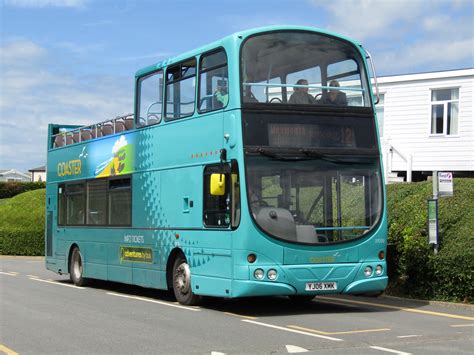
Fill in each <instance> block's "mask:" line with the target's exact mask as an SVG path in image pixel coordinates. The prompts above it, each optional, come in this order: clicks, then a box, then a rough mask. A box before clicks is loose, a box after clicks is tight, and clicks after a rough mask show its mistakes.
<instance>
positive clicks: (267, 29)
mask: <svg viewBox="0 0 474 355" xmlns="http://www.w3.org/2000/svg"><path fill="white" fill-rule="evenodd" d="M284 30H296V31H311V32H318V33H322V34H327V35H330V36H335V37H338V38H341V39H343V40H346V41H348V42H351V43H352V44H353V45H354V46H356V47H359V46H361V45H360V43H358V42H356V41H354V40H353V39H351V38H348V37H345V36H342V35H340V34H337V33H335V32H331V31H327V30H324V29H320V28H316V27H309V26H293V25H285V26H283V25H280V26H266V27H259V28H253V29H249V30H244V31H240V32H236V33H233V34H231V35H229V36H226V37H224V38H222V39H220V40H217V41H214V42H212V43H209V44H206V45H204V46H201V47H198V48H196V49H193V50H190V51H187V52H185V53H182V54H179V55H177V56H175V57H170V58H168V59H165V60H162V61H160V62H157V63H155V64H153V65H149V66H147V67H144V68H142V69H140V70H138V71H137V72H136V73H135V77H140V76H143V75H146V74H148V73H151V72H153V71H155V70H157V69H161V68H164V67H166V66H168V65H170V64H173V63H178V62H180V61H182V60H185V59H187V58H190V57H194V56H196V55H198V54H200V53H204V52H207V51H210V50H212V49H215V48H217V47H222V46H225V45H226V44H227V45H229V44H231V43H235V42H236V41H238V40H239V41H240V40H242V39H243V38H246V37H248V36H251V35H253V34H256V33H263V32H270V31H284Z"/></svg>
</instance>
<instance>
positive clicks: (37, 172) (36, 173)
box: [28, 165, 46, 182]
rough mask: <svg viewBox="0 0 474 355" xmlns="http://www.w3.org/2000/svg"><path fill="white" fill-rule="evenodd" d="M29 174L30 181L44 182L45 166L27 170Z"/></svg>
mask: <svg viewBox="0 0 474 355" xmlns="http://www.w3.org/2000/svg"><path fill="white" fill-rule="evenodd" d="M28 172H30V173H31V181H33V182H34V181H43V182H44V181H46V166H44V165H43V166H40V167H38V168H33V169H30V170H28Z"/></svg>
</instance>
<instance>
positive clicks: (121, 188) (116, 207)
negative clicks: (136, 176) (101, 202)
mask: <svg viewBox="0 0 474 355" xmlns="http://www.w3.org/2000/svg"><path fill="white" fill-rule="evenodd" d="M108 195H109V206H110V208H109V218H108V223H109V224H111V225H116V226H127V225H130V224H131V221H132V210H131V207H132V190H131V187H130V179H118V180H111V181H110V182H109V194H108Z"/></svg>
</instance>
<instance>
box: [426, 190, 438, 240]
mask: <svg viewBox="0 0 474 355" xmlns="http://www.w3.org/2000/svg"><path fill="white" fill-rule="evenodd" d="M428 238H429V244H438V200H436V199H429V200H428Z"/></svg>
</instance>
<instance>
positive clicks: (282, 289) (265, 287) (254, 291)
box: [231, 280, 296, 297]
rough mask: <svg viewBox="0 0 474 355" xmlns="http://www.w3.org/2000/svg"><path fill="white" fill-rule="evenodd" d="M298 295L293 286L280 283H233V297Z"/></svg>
mask: <svg viewBox="0 0 474 355" xmlns="http://www.w3.org/2000/svg"><path fill="white" fill-rule="evenodd" d="M294 294H296V289H295V288H294V287H292V286H291V285H288V284H284V283H280V282H259V281H250V280H234V281H232V295H231V297H248V296H289V295H294Z"/></svg>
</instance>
